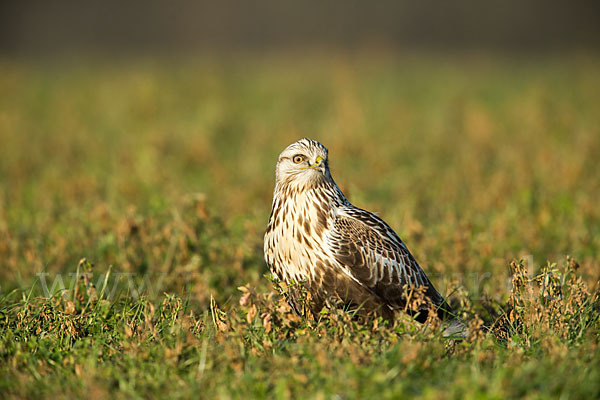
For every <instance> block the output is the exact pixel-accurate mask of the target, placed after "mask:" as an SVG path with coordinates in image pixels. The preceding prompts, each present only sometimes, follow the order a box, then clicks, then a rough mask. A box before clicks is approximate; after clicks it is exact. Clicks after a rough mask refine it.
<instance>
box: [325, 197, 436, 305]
mask: <svg viewBox="0 0 600 400" xmlns="http://www.w3.org/2000/svg"><path fill="white" fill-rule="evenodd" d="M331 239H332V240H331V246H332V249H333V251H334V255H335V258H336V259H337V261H338V262H339V263H341V264H342V265H343V266H344V268H345V269H346V272H347V273H348V274H349V275H350V276H351V277H353V278H354V280H356V281H358V282H359V283H360V284H362V285H364V286H366V287H368V288H369V289H370V290H371V291H372V292H373V293H375V294H377V295H378V296H379V297H381V298H383V299H384V300H385V301H386V302H387V303H388V305H389V306H390V308H392V309H399V308H403V307H404V306H405V302H406V289H405V285H408V286H409V287H410V286H412V287H422V286H425V287H426V288H427V289H426V291H425V294H426V296H427V297H428V298H429V299H430V301H431V302H432V303H433V305H434V306H438V307H439V306H441V305H442V304H444V299H443V298H442V296H441V295H440V294H439V293H438V291H437V290H436V289H435V287H434V286H433V285H432V284H431V282H430V281H429V278H427V275H425V272H423V270H422V269H421V267H420V266H419V264H418V263H417V261H416V260H415V258H414V257H413V256H412V254H411V253H410V251H408V249H407V248H406V246H405V245H404V243H403V242H402V240H401V239H400V237H398V235H397V234H396V233H395V232H394V231H393V230H392V228H390V227H389V226H388V225H387V224H386V223H385V222H384V221H383V220H382V219H381V218H379V217H377V216H376V215H374V214H372V213H370V212H368V211H365V210H361V209H358V208H348V209H346V210H345V212H344V214H343V215H338V216H337V217H336V220H335V223H334V227H333V230H332V236H331Z"/></svg>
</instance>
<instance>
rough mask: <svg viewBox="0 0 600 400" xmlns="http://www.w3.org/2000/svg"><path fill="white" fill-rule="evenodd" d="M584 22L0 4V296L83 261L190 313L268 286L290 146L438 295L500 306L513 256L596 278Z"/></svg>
mask: <svg viewBox="0 0 600 400" xmlns="http://www.w3.org/2000/svg"><path fill="white" fill-rule="evenodd" d="M599 10H600V3H598V2H597V1H541V0H521V1H516V0H503V1H500V0H491V1H484V2H482V1H476V0H458V1H452V2H439V1H429V0H426V1H420V2H415V1H388V0H381V1H377V2H365V1H358V0H347V1H331V0H329V1H320V2H316V1H292V0H290V1H276V0H257V1H251V2H250V1H248V2H242V1H232V0H225V1H218V2H217V1H213V2H203V1H191V0H189V1H188V0H181V1H173V2H165V1H159V0H145V1H139V0H131V1H126V2H123V1H114V0H106V1H96V2H86V1H74V0H73V1H63V0H56V1H3V2H1V4H0V143H1V145H0V286H1V287H2V290H6V289H7V288H11V287H27V286H29V285H30V284H31V282H32V279H33V278H34V277H35V274H36V273H38V272H40V271H42V270H44V271H48V272H49V273H58V272H68V271H72V270H73V268H74V267H75V266H76V265H77V262H78V260H79V259H80V258H81V257H87V258H88V259H89V260H91V261H93V262H94V263H96V264H98V265H99V268H100V269H101V270H106V268H107V266H108V265H113V266H115V271H121V272H127V273H130V272H131V273H137V274H138V275H136V276H140V277H141V276H142V275H141V274H142V273H153V274H163V275H162V276H167V277H169V278H168V279H167V280H166V281H165V282H166V283H165V285H166V286H165V290H167V289H171V290H178V289H180V288H182V287H187V288H189V290H190V291H191V292H192V293H193V296H192V298H193V300H194V301H198V302H200V303H201V304H207V303H206V302H207V301H208V299H209V298H210V297H209V294H210V293H213V294H214V295H215V298H217V299H218V300H219V301H224V300H226V299H228V298H229V296H231V295H232V294H235V293H237V292H236V289H235V288H236V287H237V286H239V285H243V284H245V283H246V282H251V283H253V284H258V285H265V286H266V285H268V282H266V280H265V279H264V278H263V274H264V273H265V272H266V271H265V266H264V263H263V261H262V234H263V232H264V228H265V226H266V222H267V219H268V216H269V211H270V202H271V194H272V189H273V181H274V167H275V162H276V160H277V155H278V154H279V152H280V151H281V150H282V149H283V148H284V147H285V146H287V145H288V144H290V143H292V142H294V141H296V140H298V139H299V138H301V137H304V136H307V137H311V138H314V139H317V140H319V141H321V142H323V143H324V144H325V145H326V146H327V147H328V148H329V150H330V157H331V166H332V172H333V175H334V177H335V179H336V181H337V182H338V184H339V185H340V186H341V187H342V189H343V190H344V191H345V193H346V194H347V196H348V197H349V199H350V200H351V201H352V202H353V203H355V204H356V205H358V206H360V207H363V208H366V209H370V210H374V211H377V212H380V213H381V215H382V216H383V217H384V218H385V219H386V220H387V221H388V222H389V223H390V225H391V226H392V227H394V228H395V229H396V230H397V231H398V233H399V234H400V235H401V236H402V237H403V238H404V239H405V241H406V242H407V243H408V245H409V247H410V248H411V249H413V251H414V252H415V255H416V258H417V259H418V260H419V261H420V262H421V263H422V264H423V265H424V266H425V269H426V270H427V271H428V273H429V274H430V276H432V277H434V278H433V279H434V281H435V282H436V285H438V287H441V288H442V290H443V288H444V287H446V288H448V287H451V286H452V285H451V282H450V281H452V280H453V279H455V278H456V279H458V280H459V281H460V282H461V283H462V284H464V285H465V286H466V287H467V289H468V290H470V291H472V292H473V293H479V292H480V291H481V290H483V291H485V292H486V293H490V294H492V295H494V294H496V293H497V294H498V295H499V296H502V295H503V294H505V293H506V291H505V290H504V288H505V285H504V283H505V280H506V276H507V273H508V267H507V266H508V263H509V261H510V260H511V259H512V258H514V257H520V256H523V255H531V256H533V260H534V263H535V267H536V268H539V267H540V266H542V265H545V264H546V261H551V262H561V261H562V260H564V257H565V256H566V255H567V254H570V255H572V256H574V257H575V258H576V259H577V260H578V261H579V262H580V263H581V265H582V271H583V272H584V274H587V276H588V277H589V278H590V282H597V274H598V272H597V271H600V266H599V265H598V260H597V255H598V254H599V253H600V210H599V208H598V206H597V199H598V197H600V180H599V179H598V177H597V171H598V170H600V168H599V167H600V166H599V163H598V160H599V159H600V150H599V147H600V113H599V112H598V110H600V75H599V71H600V61H599V58H598V51H599V49H600V23H598V21H599V20H600V19H599V18H598V17H599V16H600V13H599ZM466 274H471V275H469V276H467V275H466ZM436 277H437V278H436ZM483 277H487V278H485V279H483ZM490 277H492V278H490ZM490 279H491V280H490ZM444 280H445V281H444ZM438 282H440V283H439V284H438ZM444 282H445V283H444ZM482 285H485V287H484V286H482ZM157 293H161V292H160V291H158V292H157Z"/></svg>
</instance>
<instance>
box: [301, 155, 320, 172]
mask: <svg viewBox="0 0 600 400" xmlns="http://www.w3.org/2000/svg"><path fill="white" fill-rule="evenodd" d="M308 168H312V169H317V170H319V171H321V172H324V171H325V163H323V157H321V156H317V158H316V160H315V163H314V164H312V165H311V164H309V165H308V166H307V167H303V168H302V169H308Z"/></svg>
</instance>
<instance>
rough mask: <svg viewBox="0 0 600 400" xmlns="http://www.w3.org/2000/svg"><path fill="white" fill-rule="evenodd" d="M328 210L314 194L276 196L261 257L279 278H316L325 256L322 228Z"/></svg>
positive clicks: (328, 212)
mask: <svg viewBox="0 0 600 400" xmlns="http://www.w3.org/2000/svg"><path fill="white" fill-rule="evenodd" d="M331 218H332V210H331V209H330V207H328V205H327V203H325V202H324V201H323V200H322V199H320V198H319V196H318V195H314V194H313V195H311V194H310V193H308V194H305V193H299V194H296V195H294V196H289V197H286V198H283V199H276V201H275V202H274V204H273V211H272V214H271V218H270V220H269V225H268V227H267V232H266V234H265V259H266V262H267V264H268V265H269V267H270V268H271V270H272V271H273V273H274V274H275V275H277V277H278V278H279V279H281V280H283V281H286V282H290V281H296V282H299V281H305V280H311V279H315V278H316V277H318V275H319V273H320V271H319V270H318V268H317V267H316V266H317V265H318V264H319V261H322V260H323V259H325V258H327V257H328V246H327V240H326V231H327V229H328V225H329V221H330V220H331Z"/></svg>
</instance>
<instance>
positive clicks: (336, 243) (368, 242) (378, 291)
mask: <svg viewBox="0 0 600 400" xmlns="http://www.w3.org/2000/svg"><path fill="white" fill-rule="evenodd" d="M264 251H265V260H266V262H267V265H268V266H269V268H270V269H271V271H272V272H273V274H274V275H275V276H276V277H277V278H279V279H280V280H281V281H284V282H287V283H290V282H305V285H306V287H307V289H308V290H309V291H310V293H311V294H312V298H313V303H314V309H313V312H317V311H318V310H319V309H320V308H321V307H322V305H323V301H324V300H325V299H326V298H328V297H334V298H337V299H340V300H341V301H342V302H343V303H344V304H348V305H354V306H359V307H360V308H361V309H362V310H366V311H367V312H376V313H377V314H378V315H382V316H384V317H386V318H391V316H392V315H393V310H401V309H404V308H405V306H406V298H407V291H408V290H410V288H415V287H416V288H425V289H424V292H425V297H426V298H427V300H428V301H429V304H424V305H423V307H422V309H421V310H419V311H420V312H419V315H418V317H417V319H418V320H420V321H423V320H425V319H426V316H427V311H428V310H429V309H431V307H430V306H433V307H434V308H435V309H437V310H438V313H439V314H440V315H441V316H442V315H443V314H444V312H445V311H448V307H447V304H446V303H445V301H444V299H443V297H442V296H441V295H440V294H439V293H438V291H437V290H436V289H435V287H434V286H433V284H432V283H431V281H430V280H429V279H428V278H427V275H425V272H423V270H422V269H421V267H420V266H419V264H418V263H417V261H416V260H415V258H414V257H413V256H412V254H411V253H410V251H409V250H408V248H407V247H406V246H405V244H404V243H403V242H402V240H401V239H400V237H399V236H398V235H397V234H396V232H394V230H393V229H392V228H390V226H389V225H388V224H386V223H385V222H384V221H383V220H382V219H381V218H379V217H378V216H377V215H375V214H373V213H370V212H368V211H365V210H362V209H360V208H357V207H355V206H353V205H352V204H350V202H349V201H348V200H347V199H346V198H345V197H344V195H343V194H342V192H341V190H340V189H339V188H338V186H337V185H336V183H335V182H334V180H333V178H332V177H331V173H330V171H329V162H328V158H327V149H326V148H325V147H324V146H323V145H322V144H320V143H319V142H317V141H314V140H310V139H302V140H299V141H298V142H296V143H293V144H291V145H290V146H288V147H287V148H286V149H285V150H284V151H283V152H282V153H281V155H280V156H279V160H278V161H277V167H276V181H275V190H274V193H273V207H272V210H271V216H270V218H269V224H268V226H267V230H266V233H265V242H264ZM292 300H293V299H292Z"/></svg>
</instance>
